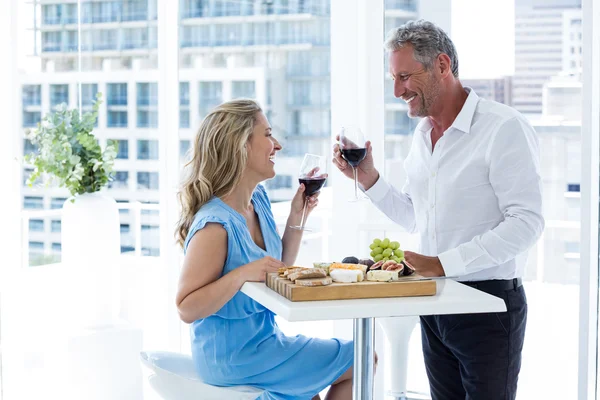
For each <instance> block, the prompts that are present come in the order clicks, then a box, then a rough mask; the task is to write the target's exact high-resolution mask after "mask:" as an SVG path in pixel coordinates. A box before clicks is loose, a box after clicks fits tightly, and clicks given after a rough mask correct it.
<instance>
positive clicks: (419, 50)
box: [385, 19, 458, 78]
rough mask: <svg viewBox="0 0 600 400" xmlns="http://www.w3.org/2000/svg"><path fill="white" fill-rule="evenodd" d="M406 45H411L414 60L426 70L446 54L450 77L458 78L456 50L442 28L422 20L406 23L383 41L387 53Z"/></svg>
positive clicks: (392, 31)
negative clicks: (448, 58)
mask: <svg viewBox="0 0 600 400" xmlns="http://www.w3.org/2000/svg"><path fill="white" fill-rule="evenodd" d="M407 44H410V45H412V47H413V49H414V55H415V60H417V61H418V62H420V63H421V64H423V65H424V66H425V68H426V69H427V70H429V69H431V68H432V67H433V63H434V61H435V59H436V58H437V56H439V55H440V54H442V53H444V54H446V55H447V56H448V57H450V69H451V70H452V75H454V77H455V78H458V56H457V54H456V48H455V47H454V43H452V40H450V38H449V37H448V35H447V34H446V32H444V30H443V29H442V28H440V27H438V26H437V25H435V24H433V23H431V22H429V21H425V20H423V19H420V20H418V21H408V22H407V23H405V24H404V25H401V26H400V27H399V28H394V29H392V30H391V31H390V32H389V33H388V35H387V38H386V40H385V48H386V50H387V51H396V50H399V49H401V48H402V47H404V46H406V45H407Z"/></svg>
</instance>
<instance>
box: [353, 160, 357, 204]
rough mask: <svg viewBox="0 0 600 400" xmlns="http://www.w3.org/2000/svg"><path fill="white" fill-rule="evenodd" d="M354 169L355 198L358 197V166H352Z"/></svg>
mask: <svg viewBox="0 0 600 400" xmlns="http://www.w3.org/2000/svg"><path fill="white" fill-rule="evenodd" d="M352 170H353V171H354V198H356V199H358V172H357V171H356V167H352Z"/></svg>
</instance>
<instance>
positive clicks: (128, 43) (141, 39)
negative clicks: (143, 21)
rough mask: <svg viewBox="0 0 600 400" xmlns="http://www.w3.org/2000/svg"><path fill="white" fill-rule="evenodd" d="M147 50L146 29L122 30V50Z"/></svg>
mask: <svg viewBox="0 0 600 400" xmlns="http://www.w3.org/2000/svg"><path fill="white" fill-rule="evenodd" d="M145 48H148V28H133V29H123V49H145Z"/></svg>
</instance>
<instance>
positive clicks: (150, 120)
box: [137, 110, 158, 128]
mask: <svg viewBox="0 0 600 400" xmlns="http://www.w3.org/2000/svg"><path fill="white" fill-rule="evenodd" d="M137 127H138V128H158V112H157V111H149V110H138V112H137Z"/></svg>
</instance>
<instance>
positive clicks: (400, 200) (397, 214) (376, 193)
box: [365, 175, 417, 233]
mask: <svg viewBox="0 0 600 400" xmlns="http://www.w3.org/2000/svg"><path fill="white" fill-rule="evenodd" d="M407 191H408V182H407V183H406V184H405V185H404V187H403V188H402V191H398V190H396V189H395V188H394V187H392V186H391V185H390V184H389V183H388V182H387V181H386V180H385V179H383V177H382V176H381V175H380V176H379V179H377V182H375V184H374V185H373V186H371V187H370V188H369V190H367V191H365V194H366V195H367V196H369V199H371V202H372V203H373V205H374V206H375V207H377V208H378V209H379V210H380V211H381V212H383V213H384V214H385V215H387V217H388V218H390V219H391V220H392V221H394V222H396V223H397V224H399V225H400V226H402V227H403V228H404V229H406V230H407V231H408V232H411V233H413V232H415V231H416V225H417V224H416V219H415V210H414V207H413V203H412V199H411V198H410V195H409V194H408V193H407Z"/></svg>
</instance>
